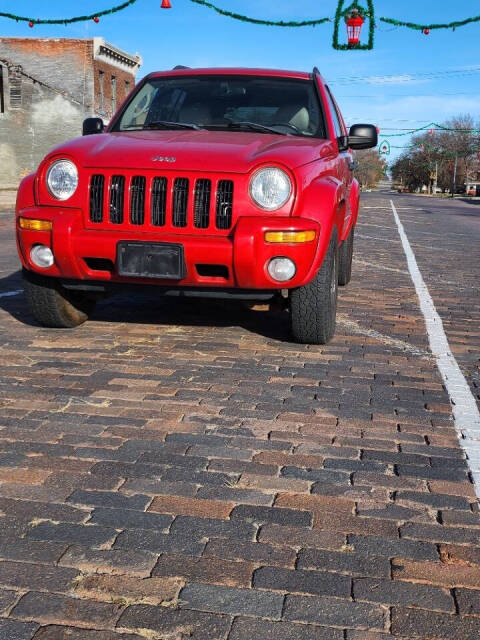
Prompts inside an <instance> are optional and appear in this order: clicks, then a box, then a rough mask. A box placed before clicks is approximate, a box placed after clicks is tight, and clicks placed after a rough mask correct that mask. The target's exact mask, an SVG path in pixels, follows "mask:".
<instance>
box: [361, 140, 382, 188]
mask: <svg viewBox="0 0 480 640" xmlns="http://www.w3.org/2000/svg"><path fill="white" fill-rule="evenodd" d="M355 159H356V161H357V168H356V170H355V177H356V178H357V180H358V181H359V183H360V186H361V187H363V188H371V187H376V186H377V184H378V183H379V182H380V180H381V179H382V178H383V177H384V175H385V166H386V165H385V161H384V159H383V158H382V157H381V156H380V154H379V153H378V151H377V150H376V149H366V150H365V151H357V153H356V155H355Z"/></svg>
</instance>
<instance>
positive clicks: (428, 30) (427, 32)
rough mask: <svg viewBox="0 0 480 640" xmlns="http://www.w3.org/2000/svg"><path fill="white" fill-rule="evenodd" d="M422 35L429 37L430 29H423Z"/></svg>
mask: <svg viewBox="0 0 480 640" xmlns="http://www.w3.org/2000/svg"><path fill="white" fill-rule="evenodd" d="M422 33H423V35H425V36H428V35H429V33H430V29H423V31H422Z"/></svg>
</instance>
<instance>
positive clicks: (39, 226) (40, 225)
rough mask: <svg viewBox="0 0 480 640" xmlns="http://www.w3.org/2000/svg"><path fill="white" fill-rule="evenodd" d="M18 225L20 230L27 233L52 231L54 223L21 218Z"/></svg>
mask: <svg viewBox="0 0 480 640" xmlns="http://www.w3.org/2000/svg"><path fill="white" fill-rule="evenodd" d="M18 224H19V225H20V229H26V230H27V231H51V230H52V223H51V221H50V220H35V219H34V218H19V220H18Z"/></svg>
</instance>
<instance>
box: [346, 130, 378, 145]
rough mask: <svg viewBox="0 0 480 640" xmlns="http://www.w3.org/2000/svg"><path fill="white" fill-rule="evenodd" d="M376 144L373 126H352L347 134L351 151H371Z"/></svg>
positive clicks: (376, 139) (376, 138)
mask: <svg viewBox="0 0 480 640" xmlns="http://www.w3.org/2000/svg"><path fill="white" fill-rule="evenodd" d="M377 144H378V133H377V128H376V127H374V126H373V124H353V125H352V126H351V127H350V131H349V133H348V146H349V147H350V148H351V149H371V148H372V147H376V146H377Z"/></svg>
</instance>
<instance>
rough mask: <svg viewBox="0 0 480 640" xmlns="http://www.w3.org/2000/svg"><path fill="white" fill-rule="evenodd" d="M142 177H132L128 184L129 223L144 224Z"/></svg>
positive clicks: (143, 183) (143, 181)
mask: <svg viewBox="0 0 480 640" xmlns="http://www.w3.org/2000/svg"><path fill="white" fill-rule="evenodd" d="M146 182H147V181H146V180H145V177H144V176H134V177H133V178H132V182H131V184H130V222H131V223H132V224H143V223H144V222H145V184H146Z"/></svg>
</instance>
